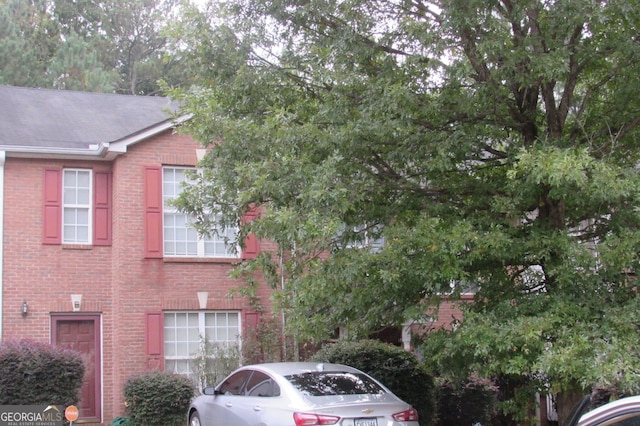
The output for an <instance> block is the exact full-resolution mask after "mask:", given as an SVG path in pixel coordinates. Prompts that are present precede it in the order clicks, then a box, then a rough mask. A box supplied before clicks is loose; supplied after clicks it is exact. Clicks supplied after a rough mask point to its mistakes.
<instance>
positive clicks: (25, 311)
mask: <svg viewBox="0 0 640 426" xmlns="http://www.w3.org/2000/svg"><path fill="white" fill-rule="evenodd" d="M20 312H21V313H22V317H23V318H25V317H26V316H27V314H28V313H29V305H27V301H26V300H25V301H24V302H22V309H20Z"/></svg>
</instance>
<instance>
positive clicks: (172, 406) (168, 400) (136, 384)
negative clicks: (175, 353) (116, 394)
mask: <svg viewBox="0 0 640 426" xmlns="http://www.w3.org/2000/svg"><path fill="white" fill-rule="evenodd" d="M194 394H195V385H194V383H193V381H191V379H189V378H188V377H185V376H181V375H179V374H173V373H166V372H163V371H151V372H147V373H143V374H139V375H136V376H133V377H130V378H129V379H128V380H127V381H126V383H125V385H124V398H125V406H126V411H127V415H128V416H129V419H130V420H131V423H132V424H134V425H136V426H175V425H179V424H183V423H185V421H186V416H187V410H188V408H189V404H190V403H191V399H192V398H193V396H194Z"/></svg>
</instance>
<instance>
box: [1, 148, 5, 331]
mask: <svg viewBox="0 0 640 426" xmlns="http://www.w3.org/2000/svg"><path fill="white" fill-rule="evenodd" d="M5 158H6V153H5V151H0V341H1V340H2V315H3V309H2V308H3V306H4V303H3V299H2V294H3V293H4V161H5Z"/></svg>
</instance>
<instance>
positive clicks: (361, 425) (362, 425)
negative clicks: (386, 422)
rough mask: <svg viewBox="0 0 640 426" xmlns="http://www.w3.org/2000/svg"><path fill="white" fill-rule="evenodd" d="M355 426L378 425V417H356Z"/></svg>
mask: <svg viewBox="0 0 640 426" xmlns="http://www.w3.org/2000/svg"><path fill="white" fill-rule="evenodd" d="M354 426H378V420H376V419H356V421H355V425H354Z"/></svg>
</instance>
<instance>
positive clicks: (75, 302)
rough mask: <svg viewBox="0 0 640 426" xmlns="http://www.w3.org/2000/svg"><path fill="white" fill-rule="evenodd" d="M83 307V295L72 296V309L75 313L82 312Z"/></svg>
mask: <svg viewBox="0 0 640 426" xmlns="http://www.w3.org/2000/svg"><path fill="white" fill-rule="evenodd" d="M81 305H82V295H81V294H72V295H71V307H72V308H73V312H78V311H79V310H80V306H81Z"/></svg>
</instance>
